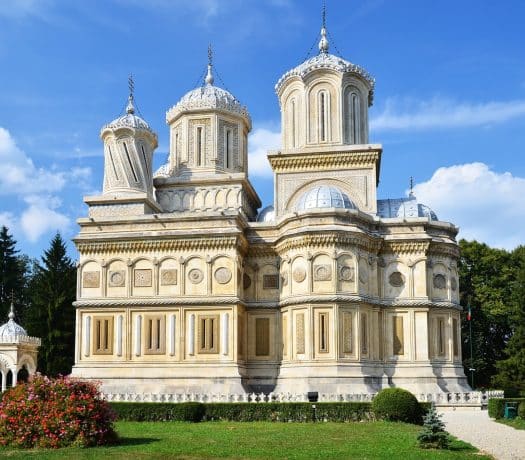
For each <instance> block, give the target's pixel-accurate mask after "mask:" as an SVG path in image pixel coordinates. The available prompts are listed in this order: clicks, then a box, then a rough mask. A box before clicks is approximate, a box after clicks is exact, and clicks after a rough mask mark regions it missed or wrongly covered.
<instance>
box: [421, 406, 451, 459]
mask: <svg viewBox="0 0 525 460" xmlns="http://www.w3.org/2000/svg"><path fill="white" fill-rule="evenodd" d="M417 440H418V442H419V447H423V448H424V449H432V448H434V449H447V448H448V447H449V445H450V438H449V436H448V433H447V432H446V431H445V423H444V422H443V420H441V414H438V413H437V412H436V408H435V406H434V404H432V405H431V406H430V410H429V411H428V412H427V414H426V415H425V417H424V418H423V429H422V430H421V431H420V432H419V433H418V435H417Z"/></svg>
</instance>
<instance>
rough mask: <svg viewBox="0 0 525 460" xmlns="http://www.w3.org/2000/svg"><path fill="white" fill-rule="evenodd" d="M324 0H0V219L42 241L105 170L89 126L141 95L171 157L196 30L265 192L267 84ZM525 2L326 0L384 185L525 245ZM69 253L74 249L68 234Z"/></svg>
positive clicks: (271, 107) (193, 71)
mask: <svg viewBox="0 0 525 460" xmlns="http://www.w3.org/2000/svg"><path fill="white" fill-rule="evenodd" d="M320 11H321V1H304V0H266V1H264V0H191V1H185V0H184V1H183V0H149V1H145V0H90V1H89V2H86V1H76V0H0V162H1V163H0V164H1V165H2V168H1V173H0V224H5V225H8V226H9V227H10V229H11V232H12V233H13V234H14V236H15V238H16V239H17V241H18V243H19V245H18V246H19V248H20V249H21V250H22V252H24V253H27V254H28V255H30V256H33V257H38V256H40V254H41V252H42V250H43V248H46V247H47V246H48V243H49V241H50V239H51V237H52V236H53V234H54V233H55V232H56V231H57V230H60V231H61V232H62V233H63V235H64V236H65V237H66V238H68V239H70V238H72V237H73V236H74V235H75V233H76V231H77V226H76V223H75V220H76V219H77V218H78V217H80V216H84V215H85V214H86V212H87V211H86V207H85V206H84V205H83V203H82V196H83V195H86V194H92V193H96V192H97V191H99V190H100V189H101V186H102V174H103V172H102V161H103V157H102V143H101V141H100V139H99V137H98V135H99V130H100V127H101V126H102V125H103V124H105V123H107V122H109V121H111V120H112V119H113V118H115V117H116V116H118V115H119V114H120V113H121V112H122V111H123V109H124V106H125V103H126V97H127V78H128V75H129V73H130V72H132V73H133V75H134V78H135V87H136V93H135V94H136V101H137V105H138V107H139V109H140V112H141V114H142V115H143V117H144V118H145V119H146V120H147V121H148V122H149V123H150V125H151V126H152V127H153V129H154V130H155V131H156V132H157V133H158V135H159V148H158V149H157V151H156V154H155V160H154V161H155V164H157V165H160V164H161V163H163V162H164V160H165V158H166V155H167V146H168V130H167V126H166V124H165V112H166V110H167V109H168V108H169V107H171V106H172V105H174V104H175V103H176V102H177V101H178V100H179V99H180V97H182V96H183V95H184V94H185V93H186V92H187V91H189V90H191V89H192V88H194V87H195V86H197V85H199V84H200V81H199V77H200V75H202V73H203V71H204V69H205V66H206V59H207V57H206V53H207V46H208V43H210V42H211V43H212V45H213V48H214V50H215V66H216V71H217V73H218V75H219V77H220V78H216V84H217V85H218V86H223V87H224V86H225V87H226V88H227V89H228V90H230V91H231V92H232V93H234V94H235V95H236V97H237V98H238V99H239V100H240V101H241V102H242V103H243V104H245V105H246V106H247V107H248V109H249V111H250V113H251V116H252V119H253V131H252V135H251V138H250V146H249V152H250V153H249V159H250V162H251V163H250V164H251V166H250V177H251V180H252V182H253V183H254V185H255V187H256V189H257V190H258V192H259V194H260V196H261V198H262V201H263V203H265V204H268V203H271V202H272V199H273V198H272V177H271V172H270V170H269V167H268V166H267V163H266V160H265V152H266V150H267V149H268V148H277V147H279V129H280V127H279V122H280V113H279V107H278V102H277V97H276V95H275V92H274V85H275V83H276V82H277V80H278V79H279V77H280V76H281V75H282V74H283V73H284V72H285V71H286V70H288V69H290V68H292V67H294V66H295V65H297V64H299V63H300V62H302V61H303V60H304V58H305V57H306V55H307V54H308V52H309V50H310V49H311V47H312V45H314V49H313V52H315V51H316V49H315V47H316V44H317V40H318V33H319V28H320V21H321V14H320ZM524 17H525V2H522V1H519V0H515V1H511V0H508V1H505V2H494V1H483V0H463V1H461V2H458V1H457V0H456V1H452V0H441V1H439V2H430V1H421V0H396V1H392V0H389V1H387V0H384V1H381V0H351V1H336V0H328V1H327V25H328V31H329V34H330V37H329V38H330V40H331V45H332V46H331V50H330V51H331V52H332V53H334V54H339V55H342V56H343V57H344V58H346V59H348V60H350V61H352V62H354V63H357V64H359V65H361V66H363V67H365V68H366V69H367V70H368V71H369V72H370V73H371V74H372V75H374V76H375V78H376V93H375V102H374V106H373V107H372V108H371V110H370V121H371V123H370V124H371V136H370V138H371V142H378V143H382V144H383V148H384V152H383V162H382V167H381V182H380V186H379V193H378V195H379V197H380V198H394V197H400V196H404V195H405V194H406V192H407V188H408V183H409V177H410V176H414V178H415V183H416V186H415V191H416V195H417V196H418V198H419V200H420V201H422V202H424V203H426V204H428V205H430V206H431V207H432V208H434V210H435V211H436V213H437V214H438V216H439V217H440V218H441V219H442V220H450V221H453V222H454V223H456V224H457V225H458V226H460V227H461V233H460V237H465V238H469V239H472V238H476V239H478V240H481V241H485V242H487V243H489V244H491V245H494V246H498V247H506V248H513V247H515V246H516V245H518V244H520V243H525V231H524V230H523V229H524V228H525V200H524V199H523V196H525V160H524V158H523V157H524V155H525V148H524V146H525V47H524V39H523V29H522V27H523V24H522V22H523V18H524ZM70 252H71V254H72V255H73V257H76V253H75V251H74V248H73V245H72V244H70Z"/></svg>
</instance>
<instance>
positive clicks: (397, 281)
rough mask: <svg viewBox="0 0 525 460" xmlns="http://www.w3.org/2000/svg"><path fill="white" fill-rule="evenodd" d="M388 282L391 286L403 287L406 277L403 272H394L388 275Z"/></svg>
mask: <svg viewBox="0 0 525 460" xmlns="http://www.w3.org/2000/svg"><path fill="white" fill-rule="evenodd" d="M388 282H389V283H390V285H391V286H394V287H401V286H403V285H404V284H405V277H404V276H403V274H402V273H401V272H393V273H391V274H390V276H389V277H388Z"/></svg>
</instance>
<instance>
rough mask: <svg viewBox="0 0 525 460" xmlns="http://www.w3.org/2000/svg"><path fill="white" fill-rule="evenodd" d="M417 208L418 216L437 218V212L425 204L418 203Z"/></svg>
mask: <svg viewBox="0 0 525 460" xmlns="http://www.w3.org/2000/svg"><path fill="white" fill-rule="evenodd" d="M417 210H418V215H419V217H429V218H430V220H439V219H438V216H437V214H436V213H435V212H434V211H432V209H430V208H429V207H428V206H427V205H426V204H421V203H418V205H417Z"/></svg>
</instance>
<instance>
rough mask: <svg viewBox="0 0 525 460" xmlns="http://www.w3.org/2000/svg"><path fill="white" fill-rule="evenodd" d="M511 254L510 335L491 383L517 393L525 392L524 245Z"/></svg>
mask: <svg viewBox="0 0 525 460" xmlns="http://www.w3.org/2000/svg"><path fill="white" fill-rule="evenodd" d="M512 256H513V266H515V267H517V276H516V280H515V281H514V283H513V284H512V300H513V309H512V312H511V315H510V319H511V328H512V337H511V338H510V339H509V341H508V344H507V347H506V349H505V353H506V356H507V358H506V359H503V360H501V361H499V362H498V363H497V369H498V374H497V375H496V376H495V377H494V379H493V383H494V384H495V385H496V386H498V387H499V388H503V389H505V390H511V392H513V393H519V392H525V246H520V247H518V248H516V249H515V250H514V251H513V253H512Z"/></svg>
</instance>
